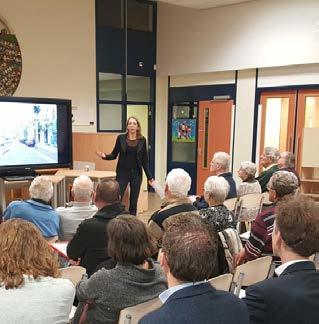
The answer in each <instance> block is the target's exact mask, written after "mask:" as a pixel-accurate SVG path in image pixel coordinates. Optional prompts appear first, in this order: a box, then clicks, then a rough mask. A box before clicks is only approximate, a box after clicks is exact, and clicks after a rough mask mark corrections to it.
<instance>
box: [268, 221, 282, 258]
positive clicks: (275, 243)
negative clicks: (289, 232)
mask: <svg viewBox="0 0 319 324" xmlns="http://www.w3.org/2000/svg"><path fill="white" fill-rule="evenodd" d="M271 241H272V249H273V253H274V255H275V256H279V255H278V252H279V251H280V250H281V247H282V243H283V239H282V237H281V234H280V231H279V230H278V228H277V225H276V221H275V222H274V229H273V231H272V234H271Z"/></svg>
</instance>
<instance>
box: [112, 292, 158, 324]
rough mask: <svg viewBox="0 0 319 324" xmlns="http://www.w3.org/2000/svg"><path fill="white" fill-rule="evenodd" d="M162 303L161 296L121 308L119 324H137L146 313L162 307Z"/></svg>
mask: <svg viewBox="0 0 319 324" xmlns="http://www.w3.org/2000/svg"><path fill="white" fill-rule="evenodd" d="M161 306H162V303H161V301H160V299H159V298H154V299H151V300H149V301H147V302H145V303H142V304H138V305H135V306H131V307H126V308H124V309H122V310H121V312H120V318H119V321H118V324H137V323H138V322H139V320H140V319H141V318H142V317H143V316H145V315H146V314H148V313H150V312H152V311H154V310H156V309H158V308H160V307H161Z"/></svg>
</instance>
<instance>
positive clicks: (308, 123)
mask: <svg viewBox="0 0 319 324" xmlns="http://www.w3.org/2000/svg"><path fill="white" fill-rule="evenodd" d="M305 127H306V128H318V127H319V97H306V109H305Z"/></svg>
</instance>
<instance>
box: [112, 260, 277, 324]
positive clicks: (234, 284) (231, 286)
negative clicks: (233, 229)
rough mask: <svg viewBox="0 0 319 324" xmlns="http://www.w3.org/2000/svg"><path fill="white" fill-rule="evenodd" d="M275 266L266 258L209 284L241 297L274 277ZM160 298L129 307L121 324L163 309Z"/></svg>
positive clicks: (122, 315) (136, 321)
mask: <svg viewBox="0 0 319 324" xmlns="http://www.w3.org/2000/svg"><path fill="white" fill-rule="evenodd" d="M273 273H274V266H273V265H272V257H271V256H265V257H262V258H259V259H256V260H253V261H249V262H247V263H245V264H242V265H240V266H238V267H237V268H236V271H235V273H234V275H232V274H230V273H228V274H224V275H220V276H218V277H216V278H212V279H210V280H209V283H210V284H211V285H212V286H213V287H214V288H216V289H218V290H224V291H231V292H233V293H234V294H236V295H237V296H240V292H241V288H242V287H244V286H245V287H247V286H250V285H252V284H254V283H256V282H259V281H262V280H264V279H266V278H268V277H272V276H273ZM161 305H162V304H161V301H160V299H159V298H155V299H152V300H149V301H147V302H145V303H142V304H139V305H135V306H131V307H127V308H125V309H123V310H122V311H121V313H120V318H119V322H118V323H119V324H137V323H138V322H139V320H140V319H141V318H142V317H143V316H145V315H146V314H148V313H150V312H152V311H154V310H156V309H158V308H159V307H161Z"/></svg>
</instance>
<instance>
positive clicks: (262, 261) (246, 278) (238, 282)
mask: <svg viewBox="0 0 319 324" xmlns="http://www.w3.org/2000/svg"><path fill="white" fill-rule="evenodd" d="M271 264H272V257H271V256H264V257H261V258H258V259H256V260H252V261H248V262H246V263H244V264H241V265H239V266H237V268H236V271H235V274H234V278H233V282H232V289H231V290H232V291H233V292H234V293H235V294H236V295H237V296H238V295H239V292H240V289H241V286H245V287H247V286H250V285H253V284H255V283H257V282H260V281H262V280H265V279H267V278H268V275H269V272H270V267H271Z"/></svg>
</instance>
